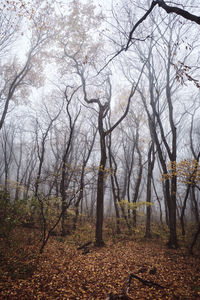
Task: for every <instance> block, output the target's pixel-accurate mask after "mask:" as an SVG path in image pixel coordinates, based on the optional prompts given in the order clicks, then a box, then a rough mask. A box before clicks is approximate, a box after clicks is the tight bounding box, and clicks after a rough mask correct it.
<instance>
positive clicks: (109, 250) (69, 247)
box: [0, 229, 200, 300]
mask: <svg viewBox="0 0 200 300" xmlns="http://www.w3.org/2000/svg"><path fill="white" fill-rule="evenodd" d="M17 234H18V239H20V237H21V239H22V237H24V236H26V238H27V239H26V243H24V244H23V243H20V242H19V241H18V242H17V243H13V244H12V245H9V243H8V245H7V247H9V248H8V249H9V251H3V250H2V249H1V252H0V259H1V267H0V299H20V300H23V299H30V300H31V299H77V300H78V299H88V300H90V299H91V300H92V299H100V300H103V299H105V298H106V297H108V296H109V295H110V294H111V293H112V295H116V294H120V295H121V294H123V291H124V290H125V289H126V288H127V287H128V284H127V281H128V279H130V274H134V275H136V277H135V278H132V279H131V280H129V289H128V296H129V297H130V299H140V300H142V299H182V300H183V299H200V257H199V256H197V255H193V256H192V255H189V254H188V249H186V248H185V247H184V246H181V247H180V248H179V249H177V250H172V249H168V248H167V247H166V245H165V243H164V241H163V239H161V238H159V237H158V236H157V237H154V238H152V239H150V240H146V239H144V238H142V237H141V238H137V239H136V238H135V237H134V236H133V237H132V236H121V237H120V238H115V239H114V238H113V237H110V236H107V237H106V245H105V246H104V247H101V248H96V247H94V246H93V244H90V245H89V246H88V248H83V249H81V250H78V249H77V248H78V245H79V246H80V245H81V243H84V242H87V241H89V238H90V236H87V234H86V232H85V233H84V231H82V233H81V235H80V233H79V234H76V235H75V236H68V237H67V238H61V237H52V238H51V239H50V240H49V242H48V244H47V246H46V248H45V249H44V252H43V253H42V254H41V255H38V244H37V243H36V240H35V241H34V237H35V236H36V235H37V234H36V233H35V232H30V229H29V230H28V229H20V232H18V233H17ZM80 241H81V243H80ZM5 247H6V246H4V250H5ZM137 276H138V277H139V278H141V279H143V280H144V282H142V281H141V280H138V278H137ZM147 283H148V285H147ZM110 299H111V298H110ZM113 299H115V298H113Z"/></svg>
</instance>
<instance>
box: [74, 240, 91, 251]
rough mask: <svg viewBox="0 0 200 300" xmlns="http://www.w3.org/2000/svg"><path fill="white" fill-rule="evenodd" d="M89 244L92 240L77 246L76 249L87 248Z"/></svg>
mask: <svg viewBox="0 0 200 300" xmlns="http://www.w3.org/2000/svg"><path fill="white" fill-rule="evenodd" d="M90 244H92V241H89V242H87V243H85V244H83V245H81V246H79V247H78V248H77V250H82V249H85V248H87V247H88V246H89V245H90Z"/></svg>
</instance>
